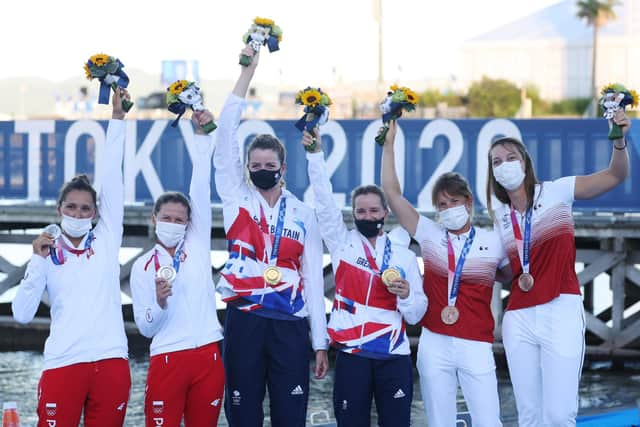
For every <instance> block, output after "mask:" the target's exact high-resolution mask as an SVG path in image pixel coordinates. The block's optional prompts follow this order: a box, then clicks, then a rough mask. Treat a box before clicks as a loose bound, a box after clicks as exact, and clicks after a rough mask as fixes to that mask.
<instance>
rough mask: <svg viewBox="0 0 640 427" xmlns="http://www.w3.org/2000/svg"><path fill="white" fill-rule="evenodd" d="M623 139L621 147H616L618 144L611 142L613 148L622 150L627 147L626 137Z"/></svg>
mask: <svg viewBox="0 0 640 427" xmlns="http://www.w3.org/2000/svg"><path fill="white" fill-rule="evenodd" d="M623 141H624V145H623V146H622V147H618V146H617V145H616V144H615V142H614V143H613V148H615V149H616V150H620V151H622V150H624V149H625V148H627V139H626V138H624V139H623Z"/></svg>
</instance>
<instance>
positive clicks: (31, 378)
mask: <svg viewBox="0 0 640 427" xmlns="http://www.w3.org/2000/svg"><path fill="white" fill-rule="evenodd" d="M129 365H130V367H131V383H132V386H131V397H130V399H129V405H128V407H127V414H126V420H125V426H127V427H141V426H143V425H144V389H145V381H146V375H147V368H148V366H149V361H148V355H140V356H136V357H133V358H131V359H130V361H129ZM617 368H618V369H616V370H614V369H612V364H611V363H608V362H594V363H591V364H588V365H587V366H586V367H585V370H584V371H583V375H582V381H581V384H580V413H581V414H584V413H591V412H593V411H595V410H599V409H607V408H615V407H620V406H632V405H635V404H636V400H637V399H639V398H640V361H638V362H633V363H629V362H627V363H626V364H624V365H623V366H621V367H617ZM41 370H42V354H41V353H37V352H24V351H18V352H3V353H0V402H6V401H16V402H18V410H19V413H20V418H21V421H22V424H23V426H35V425H36V423H37V417H36V414H35V409H36V403H37V386H38V381H39V379H40V374H41ZM332 375H333V371H330V372H329V374H328V375H327V378H326V379H323V380H315V379H313V377H312V379H311V383H310V395H309V410H308V417H309V418H308V419H309V422H308V423H307V425H308V426H311V425H312V423H311V417H312V416H313V420H314V421H315V422H318V423H320V422H322V421H325V420H327V418H328V419H330V420H333V409H332V390H333V378H332ZM498 388H499V392H500V403H501V414H502V419H503V422H504V426H505V427H509V426H516V425H517V423H516V421H515V420H516V408H515V401H514V398H513V391H512V389H511V384H510V382H509V378H508V373H507V372H506V369H499V370H498ZM458 399H459V400H460V402H459V404H458V406H459V407H458V409H459V410H460V411H464V410H465V406H464V402H463V397H462V394H461V393H460V392H459V395H458ZM268 412H269V409H268V402H267V401H265V414H268ZM372 412H375V410H374V409H373V410H372ZM219 425H220V426H227V422H226V420H225V418H224V414H222V415H221V417H220V422H219ZM264 425H265V426H270V425H271V424H270V422H269V420H268V416H267V417H266V420H265V423H264ZM372 425H376V424H375V413H374V416H373V417H372ZM412 425H414V426H425V425H426V422H425V418H424V412H423V406H422V396H421V395H420V387H419V383H418V377H417V373H416V374H415V376H414V399H413V405H412Z"/></svg>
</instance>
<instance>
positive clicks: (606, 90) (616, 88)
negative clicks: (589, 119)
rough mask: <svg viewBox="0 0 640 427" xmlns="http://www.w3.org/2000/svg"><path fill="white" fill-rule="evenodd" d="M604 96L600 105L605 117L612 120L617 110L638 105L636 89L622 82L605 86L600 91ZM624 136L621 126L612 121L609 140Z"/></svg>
mask: <svg viewBox="0 0 640 427" xmlns="http://www.w3.org/2000/svg"><path fill="white" fill-rule="evenodd" d="M600 94H601V95H602V97H601V98H600V105H601V106H602V109H603V110H604V114H603V116H604V118H606V119H609V120H612V119H613V118H614V117H615V115H616V112H617V111H618V110H619V109H620V108H622V109H623V110H624V109H625V107H626V106H628V105H630V106H631V108H634V107H636V106H637V105H638V93H637V92H636V91H635V90H629V89H627V88H626V87H624V86H623V85H621V84H620V83H611V84H608V85H607V86H605V87H603V88H602V90H601V91H600ZM620 138H622V129H621V128H620V126H618V125H617V124H615V123H614V122H613V121H612V122H611V129H610V130H609V140H611V141H614V140H616V139H620Z"/></svg>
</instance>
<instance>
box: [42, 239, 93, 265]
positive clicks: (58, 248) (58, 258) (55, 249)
mask: <svg viewBox="0 0 640 427" xmlns="http://www.w3.org/2000/svg"><path fill="white" fill-rule="evenodd" d="M94 240H95V237H94V235H93V231H89V234H88V235H87V239H86V240H85V241H84V249H75V248H72V247H70V246H69V245H67V243H66V242H65V241H64V238H63V237H62V236H60V237H58V239H56V245H55V246H51V247H49V254H50V255H51V261H53V263H54V264H55V265H62V264H64V261H65V259H64V251H67V252H69V253H72V254H74V255H76V256H80V255H82V254H84V253H86V254H87V259H89V258H91V255H93V248H91V243H93V241H94Z"/></svg>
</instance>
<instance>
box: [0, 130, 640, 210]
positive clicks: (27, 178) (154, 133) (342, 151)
mask: <svg viewBox="0 0 640 427" xmlns="http://www.w3.org/2000/svg"><path fill="white" fill-rule="evenodd" d="M293 123H294V122H293V121H290V120H286V121H279V120H276V121H262V120H248V121H245V122H243V123H242V125H241V126H240V129H239V134H240V139H241V140H242V141H244V142H245V143H246V142H248V141H250V139H251V137H252V136H253V135H255V134H256V133H269V132H273V133H275V135H276V136H278V137H279V138H280V139H281V140H282V141H283V142H284V143H285V145H286V147H287V150H288V154H287V173H286V176H285V179H286V181H287V187H288V188H289V189H290V190H291V191H292V192H293V193H294V194H296V195H297V196H298V197H300V198H306V199H308V198H309V197H310V195H309V194H308V192H307V190H308V185H309V182H308V178H307V173H306V159H305V153H304V150H303V149H302V147H301V146H300V144H299V140H300V133H299V132H298V131H297V130H296V129H295V128H294V126H293ZM399 123H400V128H401V130H400V131H399V136H398V142H397V144H396V150H397V151H396V156H397V158H398V162H399V165H398V167H399V174H400V180H401V183H402V185H403V187H404V193H405V195H406V197H407V198H408V199H409V200H410V201H411V202H412V203H414V204H415V205H416V206H418V207H419V208H420V209H424V210H431V209H432V207H431V203H430V193H431V186H432V185H433V182H434V180H435V179H436V178H437V176H438V175H440V174H441V173H443V172H446V171H449V170H455V171H458V172H460V173H462V174H463V175H465V176H466V177H467V178H468V179H469V182H470V183H471V186H472V189H473V191H474V193H475V194H476V197H477V200H476V202H477V203H479V204H480V205H485V182H486V181H485V180H486V170H487V169H486V168H487V148H488V146H489V144H490V142H491V141H492V140H493V139H495V138H496V137H499V136H503V135H508V136H516V137H521V138H523V140H524V142H525V144H526V145H527V147H528V149H529V152H530V153H531V155H532V157H533V160H534V164H535V168H536V172H537V175H538V178H539V179H541V180H549V179H556V178H559V177H561V176H566V175H580V174H590V173H593V172H596V171H598V170H600V169H603V168H605V167H607V165H608V164H609V160H610V158H611V143H610V142H609V141H608V140H607V131H608V128H607V124H606V121H604V120H602V119H600V120H597V119H594V120H506V119H494V120H486V119H484V120H473V119H471V120H444V119H436V120H402V121H400V122H399ZM106 126H107V122H106V121H100V122H96V121H93V120H79V121H54V120H40V121H15V122H0V197H1V198H2V199H27V200H30V201H34V202H35V201H42V200H51V199H55V198H56V196H57V192H58V189H59V188H60V186H61V185H62V184H63V182H64V181H65V180H67V179H69V178H70V177H71V176H73V175H75V174H76V173H81V172H84V173H88V174H89V175H90V176H92V177H93V174H94V158H95V155H96V152H97V154H98V155H100V150H101V144H103V141H104V133H105V130H106ZM127 126H128V128H127V141H126V148H125V161H124V165H125V166H124V168H125V194H126V196H125V197H126V201H127V203H133V202H142V203H151V202H152V200H153V198H154V197H157V195H158V194H159V193H160V192H162V191H165V190H179V191H183V192H186V191H187V189H188V183H189V179H190V175H191V161H190V155H189V149H188V148H189V147H188V146H189V144H190V142H191V137H192V134H193V131H192V128H191V124H190V122H188V121H186V120H183V121H181V123H180V126H179V127H178V128H171V127H169V126H168V121H167V120H155V121H152V120H137V121H136V120H131V121H129V122H128V125H127ZM379 126H380V121H379V120H376V121H369V120H339V121H332V122H329V123H328V124H327V125H325V126H324V127H323V128H322V130H321V132H322V134H323V141H324V143H325V153H326V154H327V162H328V164H329V170H330V172H331V173H332V182H333V186H334V193H336V199H337V200H338V202H339V203H344V204H349V200H348V194H349V192H350V191H351V190H352V189H353V188H354V187H356V186H358V185H361V184H367V183H371V182H375V183H379V165H380V157H381V149H380V148H379V147H378V146H377V145H376V144H375V142H374V141H373V137H374V136H375V133H376V131H377V129H378V128H379ZM635 126H636V128H638V129H636V128H634V127H632V129H631V137H630V138H629V140H630V143H629V146H630V147H629V155H630V157H631V165H632V168H631V176H630V177H629V178H628V179H627V180H626V181H625V182H624V183H623V184H622V185H620V186H618V187H617V188H615V189H614V190H613V191H611V192H609V193H607V194H605V195H603V196H601V197H599V198H597V199H593V200H589V201H579V202H576V204H575V208H576V209H583V210H591V211H595V210H598V211H640V169H639V168H637V167H634V166H635V165H638V164H639V161H640V158H639V156H638V153H639V152H640V150H638V148H639V147H638V146H639V145H640V144H639V142H640V124H638V123H636V125H635ZM214 135H215V132H214ZM634 142H635V144H637V145H634ZM65 147H66V148H65ZM212 189H213V197H212V201H213V202H219V198H218V195H217V193H216V192H215V183H214V182H213V179H212Z"/></svg>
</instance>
